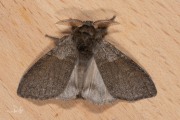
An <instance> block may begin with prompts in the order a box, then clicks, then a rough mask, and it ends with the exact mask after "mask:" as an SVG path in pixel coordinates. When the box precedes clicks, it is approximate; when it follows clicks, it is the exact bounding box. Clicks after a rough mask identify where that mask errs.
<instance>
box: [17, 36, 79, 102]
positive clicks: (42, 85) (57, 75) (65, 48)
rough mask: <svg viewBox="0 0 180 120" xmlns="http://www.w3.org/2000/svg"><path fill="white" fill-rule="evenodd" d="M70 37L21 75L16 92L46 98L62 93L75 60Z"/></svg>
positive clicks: (75, 51)
mask: <svg viewBox="0 0 180 120" xmlns="http://www.w3.org/2000/svg"><path fill="white" fill-rule="evenodd" d="M71 38H72V37H71V36H68V37H65V38H63V39H64V40H63V42H60V43H59V44H57V46H56V47H55V48H54V49H53V50H51V51H50V52H48V53H47V54H46V55H45V56H43V57H42V58H40V59H39V60H38V61H37V62H36V63H35V64H34V65H33V66H32V67H31V68H30V69H29V70H28V72H27V73H26V74H25V75H24V76H23V77H22V79H21V81H20V84H19V87H18V91H17V94H18V95H19V96H21V97H25V98H33V99H48V98H54V97H57V96H58V95H60V94H61V93H63V91H64V89H65V88H66V86H67V84H68V81H69V80H70V77H71V74H72V71H73V69H74V66H75V64H76V61H77V50H76V47H75V45H74V44H73V42H72V39H71Z"/></svg>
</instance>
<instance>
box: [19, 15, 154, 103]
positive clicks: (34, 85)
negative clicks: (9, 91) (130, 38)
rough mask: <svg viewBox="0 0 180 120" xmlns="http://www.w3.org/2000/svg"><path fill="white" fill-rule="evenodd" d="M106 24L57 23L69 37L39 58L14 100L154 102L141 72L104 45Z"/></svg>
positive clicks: (149, 82) (150, 84)
mask: <svg viewBox="0 0 180 120" xmlns="http://www.w3.org/2000/svg"><path fill="white" fill-rule="evenodd" d="M114 19H115V16H114V17H112V18H111V19H107V20H98V21H95V22H93V21H81V20H78V19H67V20H61V21H59V22H58V23H61V24H66V25H70V26H71V27H72V31H71V34H69V35H68V36H64V37H62V38H56V37H53V36H49V35H46V36H47V37H50V38H51V39H54V40H56V42H55V43H56V47H55V48H53V49H52V50H50V51H49V52H48V53H47V54H45V55H44V56H43V57H42V58H40V59H39V60H38V61H37V62H36V63H35V64H34V65H33V66H32V67H31V68H30V69H29V70H28V71H27V72H26V73H25V75H24V76H23V77H22V79H21V81H20V84H19V87H18V90H17V94H18V95H19V96H21V97H24V98H32V99H39V100H45V99H52V98H56V99H63V100H66V99H75V98H77V97H81V98H84V99H87V100H89V101H91V102H93V103H96V104H104V103H108V102H112V101H114V100H116V99H122V100H127V101H135V100H139V99H143V98H149V97H153V96H155V95H156V94H157V90H156V87H155V85H154V83H153V81H152V80H151V78H150V76H149V75H148V74H147V72H146V71H145V70H143V69H142V68H141V67H140V66H139V65H137V64H136V63H135V62H134V61H133V60H131V59H130V58H129V57H127V56H126V55H125V54H124V53H122V52H121V51H119V50H118V49H116V48H115V47H114V46H113V45H111V44H110V43H109V42H107V41H106V40H105V35H106V34H107V28H108V27H109V26H110V25H112V24H115V23H116V22H115V21H114Z"/></svg>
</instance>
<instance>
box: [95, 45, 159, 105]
mask: <svg viewBox="0 0 180 120" xmlns="http://www.w3.org/2000/svg"><path fill="white" fill-rule="evenodd" d="M94 58H95V61H96V64H97V67H98V69H99V71H100V74H101V76H102V78H103V81H104V83H105V85H106V87H107V89H108V91H109V93H110V94H111V95H112V96H113V97H115V98H119V99H124V100H128V101H133V100H138V99H142V98H148V97H152V96H155V95H156V94H157V91H156V88H155V85H154V83H153V81H152V80H151V78H150V76H149V75H148V74H147V73H146V72H145V71H144V70H143V69H142V68H141V67H139V66H138V65H137V64H136V63H135V62H134V61H132V60H131V59H130V58H129V57H127V56H125V55H124V54H123V53H122V52H120V51H119V50H117V49H116V48H115V47H114V46H112V45H111V44H110V43H108V42H106V41H102V42H101V43H98V44H97V46H96V47H95V49H94Z"/></svg>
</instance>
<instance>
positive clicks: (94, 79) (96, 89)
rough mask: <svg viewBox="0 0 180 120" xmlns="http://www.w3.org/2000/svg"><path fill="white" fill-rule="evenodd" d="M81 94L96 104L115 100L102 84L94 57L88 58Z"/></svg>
mask: <svg viewBox="0 0 180 120" xmlns="http://www.w3.org/2000/svg"><path fill="white" fill-rule="evenodd" d="M81 94H82V97H83V98H85V99H87V100H90V101H92V102H93V103H96V104H104V103H108V102H111V101H114V100H115V98H113V97H112V96H111V95H110V94H109V92H108V90H107V88H106V86H105V84H104V81H103V79H102V77H101V75H100V72H99V70H98V68H97V65H96V63H95V60H94V57H93V58H92V59H91V60H90V64H89V66H88V69H87V72H86V77H85V81H84V87H83V90H82V92H81Z"/></svg>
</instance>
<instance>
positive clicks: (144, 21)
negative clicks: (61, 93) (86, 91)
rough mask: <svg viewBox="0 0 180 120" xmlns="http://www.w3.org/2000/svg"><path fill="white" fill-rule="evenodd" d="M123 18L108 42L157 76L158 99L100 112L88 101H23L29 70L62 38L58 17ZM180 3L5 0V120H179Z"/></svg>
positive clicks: (0, 71)
mask: <svg viewBox="0 0 180 120" xmlns="http://www.w3.org/2000/svg"><path fill="white" fill-rule="evenodd" d="M113 15H117V19H116V20H117V21H118V22H119V23H120V24H119V25H116V26H112V27H111V28H110V29H109V35H108V36H107V39H109V40H110V42H112V43H113V44H114V45H115V46H116V47H117V48H118V49H119V50H121V51H123V52H124V53H126V54H127V55H128V56H130V57H132V58H133V59H134V60H135V61H136V62H138V63H139V64H140V65H141V66H143V67H144V68H145V69H146V71H147V72H148V73H149V74H150V75H151V77H152V79H153V81H154V83H155V85H156V87H157V90H158V94H157V96H156V97H153V98H150V99H145V100H140V101H137V102H126V101H120V100H119V101H117V102H115V103H113V104H108V105H103V106H98V105H93V104H92V103H89V102H87V101H85V100H72V101H59V100H47V101H33V100H27V99H23V98H20V97H18V96H17V94H16V90H17V87H18V84H19V81H20V78H21V77H22V75H23V74H24V73H25V71H26V70H27V69H28V68H29V67H30V66H31V65H32V64H33V63H34V62H35V61H36V60H37V59H38V58H39V57H41V56H42V55H43V54H45V53H46V52H47V51H48V50H49V49H51V48H53V42H52V41H51V40H50V39H48V38H45V37H44V35H45V34H50V35H54V36H63V34H62V32H61V31H63V30H65V29H66V28H65V27H64V26H60V25H56V24H55V23H56V22H57V21H58V19H66V18H70V17H71V18H78V19H82V20H86V19H88V20H97V19H105V18H110V17H112V16H113ZM179 92H180V1H179V0H171V1H168V0H166V1H165V0H136V2H135V1H132V0H108V1H104V0H98V1H94V0H93V1H90V0H86V1H81V0H74V1H72V0H0V120H63V119H64V120H85V119H86V120H99V119H102V120H120V119H122V120H132V119H133V120H153V119H156V120H178V119H180V109H179V108H180V95H179Z"/></svg>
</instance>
